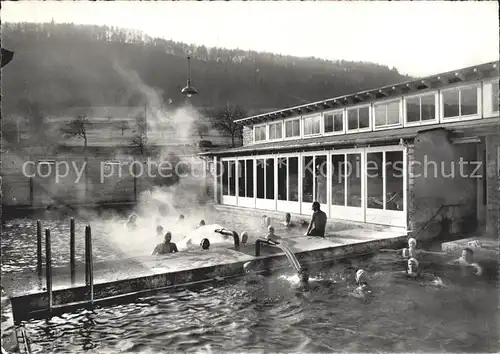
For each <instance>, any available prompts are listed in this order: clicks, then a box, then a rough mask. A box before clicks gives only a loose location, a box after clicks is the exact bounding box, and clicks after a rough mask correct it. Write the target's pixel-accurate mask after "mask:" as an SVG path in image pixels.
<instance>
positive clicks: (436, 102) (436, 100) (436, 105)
mask: <svg viewBox="0 0 500 354" xmlns="http://www.w3.org/2000/svg"><path fill="white" fill-rule="evenodd" d="M430 95H434V119H429V120H424V121H422V103H420V120H419V121H418V122H408V114H407V113H408V112H407V109H406V101H407V99H409V98H416V97H418V98H420V99H421V97H422V96H430ZM438 123H439V92H438V91H434V90H433V91H427V92H424V93H418V94H415V95H408V96H404V98H403V126H404V127H415V126H419V125H430V124H438Z"/></svg>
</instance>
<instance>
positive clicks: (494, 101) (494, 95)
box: [491, 81, 500, 112]
mask: <svg viewBox="0 0 500 354" xmlns="http://www.w3.org/2000/svg"><path fill="white" fill-rule="evenodd" d="M498 95H499V92H498V81H497V82H494V83H492V84H491V107H492V111H493V112H498V109H499V108H498V106H499V105H500V102H499V96H498Z"/></svg>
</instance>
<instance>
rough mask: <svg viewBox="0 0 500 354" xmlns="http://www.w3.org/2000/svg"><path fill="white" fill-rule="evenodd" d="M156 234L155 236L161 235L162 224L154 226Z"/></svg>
mask: <svg viewBox="0 0 500 354" xmlns="http://www.w3.org/2000/svg"><path fill="white" fill-rule="evenodd" d="M156 236H157V237H161V236H163V226H161V225H158V226H157V227H156Z"/></svg>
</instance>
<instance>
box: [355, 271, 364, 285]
mask: <svg viewBox="0 0 500 354" xmlns="http://www.w3.org/2000/svg"><path fill="white" fill-rule="evenodd" d="M362 275H366V272H365V271H364V270H363V269H359V270H358V271H357V272H356V283H359V279H361V276H362Z"/></svg>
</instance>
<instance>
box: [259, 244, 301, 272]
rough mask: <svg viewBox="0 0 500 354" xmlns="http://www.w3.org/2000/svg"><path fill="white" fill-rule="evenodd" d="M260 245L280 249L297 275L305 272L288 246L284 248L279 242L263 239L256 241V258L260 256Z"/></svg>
mask: <svg viewBox="0 0 500 354" xmlns="http://www.w3.org/2000/svg"><path fill="white" fill-rule="evenodd" d="M261 244H267V245H270V246H273V247H277V248H279V249H281V250H282V251H283V253H285V256H286V258H288V261H289V262H290V264H291V265H292V267H294V268H295V270H296V271H297V273H299V274H302V273H303V272H304V271H305V268H303V267H302V266H301V265H300V263H299V260H298V259H297V257H295V254H294V253H293V252H292V250H291V249H290V248H289V247H288V246H286V245H284V244H283V243H280V242H274V241H270V240H267V239H264V238H259V239H257V241H255V256H256V257H258V256H260V246H261Z"/></svg>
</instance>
